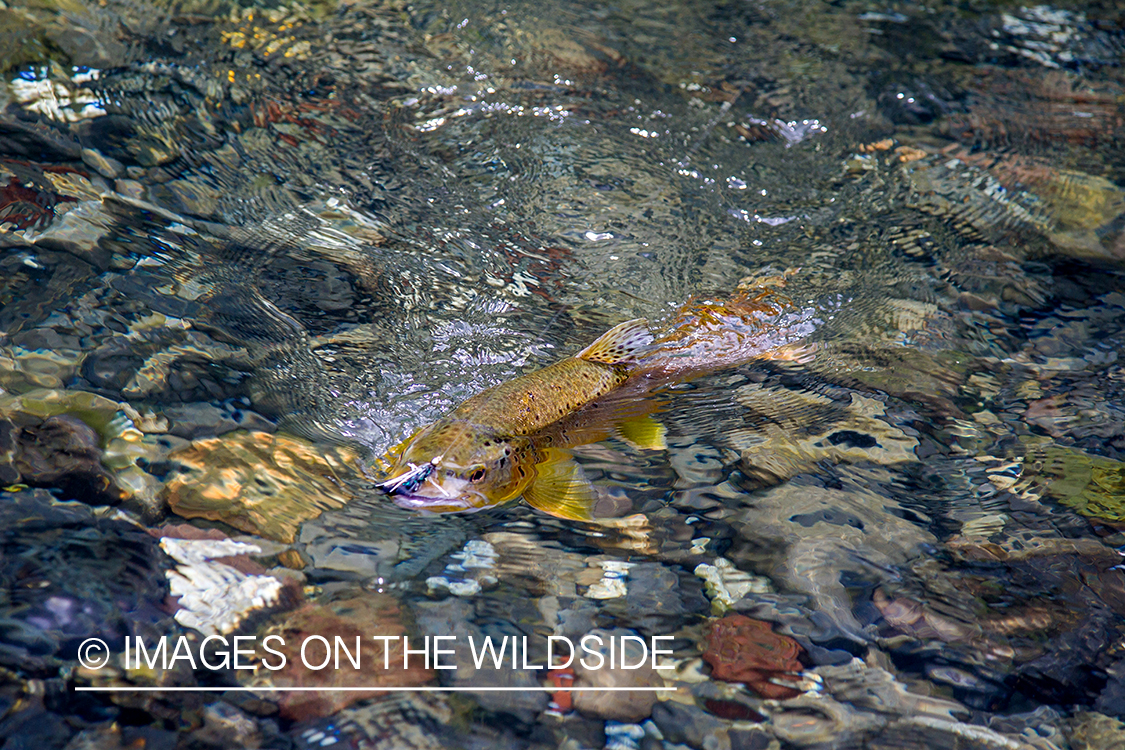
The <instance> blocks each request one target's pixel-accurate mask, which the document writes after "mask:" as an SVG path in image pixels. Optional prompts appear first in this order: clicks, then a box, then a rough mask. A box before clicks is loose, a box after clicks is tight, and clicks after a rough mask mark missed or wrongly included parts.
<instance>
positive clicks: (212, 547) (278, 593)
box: [160, 531, 301, 635]
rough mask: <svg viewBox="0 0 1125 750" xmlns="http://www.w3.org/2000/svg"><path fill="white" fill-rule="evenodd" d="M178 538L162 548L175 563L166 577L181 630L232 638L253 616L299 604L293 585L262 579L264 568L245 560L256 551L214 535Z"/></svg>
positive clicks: (298, 593) (167, 538)
mask: <svg viewBox="0 0 1125 750" xmlns="http://www.w3.org/2000/svg"><path fill="white" fill-rule="evenodd" d="M169 533H175V532H174V531H172V532H169ZM180 534H182V532H180V533H177V534H176V535H170V536H164V537H163V538H161V540H160V546H161V548H162V549H163V550H164V551H165V552H167V553H168V555H169V557H171V558H172V559H174V560H175V561H176V562H177V563H178V565H177V567H176V569H175V570H170V571H168V584H169V586H170V588H171V592H172V595H173V596H177V597H179V610H178V611H177V612H176V622H178V623H180V624H181V625H183V626H184V627H187V628H193V629H195V630H198V631H199V632H201V633H203V634H204V635H214V634H225V633H230V632H232V631H234V630H235V629H236V628H238V627H239V626H240V625H241V624H242V623H243V621H244V620H245V619H246V618H247V617H248V616H249V615H250V614H251V613H252V612H261V611H268V610H271V609H277V608H281V607H287V606H288V607H292V606H295V605H296V604H297V603H298V602H299V601H300V599H301V591H300V588H299V587H297V585H296V583H295V582H294V581H293V580H292V579H285V580H281V579H278V578H276V577H274V576H270V575H266V569H265V568H263V567H262V566H260V565H258V564H257V563H255V562H253V561H252V560H250V559H249V558H247V557H245V556H247V555H250V554H254V553H256V552H261V548H260V547H258V546H257V545H253V544H247V543H245V542H236V541H232V540H230V539H225V538H222V534H219V533H217V532H212V533H211V534H208V535H207V536H208V537H211V538H201V539H180V538H176V537H177V536H178V535H180ZM193 536H196V535H193ZM214 537H218V538H214ZM238 558H242V559H238ZM228 563H229V564H228ZM235 566H237V567H235Z"/></svg>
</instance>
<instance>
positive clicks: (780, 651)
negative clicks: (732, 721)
mask: <svg viewBox="0 0 1125 750" xmlns="http://www.w3.org/2000/svg"><path fill="white" fill-rule="evenodd" d="M706 641H707V650H706V651H704V653H703V659H704V660H705V661H706V662H707V663H708V664H710V665H711V676H712V677H714V678H715V679H716V680H723V681H724V682H742V683H745V684H746V686H747V687H749V688H750V689H751V690H753V691H754V692H755V693H757V694H758V695H760V696H762V697H763V698H777V699H779V700H780V699H785V698H793V697H795V696H797V695H799V694H800V693H801V691H800V689H798V688H797V687H795V686H794V687H787V686H785V685H776V684H774V683H773V682H771V680H781V681H786V682H795V681H796V679H797V678H796V675H797V674H798V673H799V672H800V671H801V670H802V669H804V666H803V665H802V664H801V661H800V659H799V658H798V657H800V656H801V654H803V653H804V649H802V648H801V646H800V644H798V643H797V642H796V641H795V640H793V639H792V638H789V637H787V636H784V635H778V634H777V633H775V632H773V630H772V629H771V628H770V624H769V623H768V622H762V621H761V620H753V619H751V618H749V617H746V616H745V615H727V616H726V617H724V618H722V619H721V620H716V621H715V622H713V623H711V625H710V626H709V627H708V628H707V634H706Z"/></svg>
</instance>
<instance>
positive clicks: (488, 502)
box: [378, 286, 818, 520]
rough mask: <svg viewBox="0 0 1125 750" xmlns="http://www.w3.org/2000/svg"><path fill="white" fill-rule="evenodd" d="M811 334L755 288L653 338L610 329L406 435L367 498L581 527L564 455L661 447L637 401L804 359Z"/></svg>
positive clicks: (799, 315) (585, 509)
mask: <svg viewBox="0 0 1125 750" xmlns="http://www.w3.org/2000/svg"><path fill="white" fill-rule="evenodd" d="M816 322H818V321H816V320H815V319H814V318H813V317H812V313H811V312H810V311H808V310H797V309H795V308H794V306H793V305H792V304H791V303H790V302H789V301H788V300H787V299H785V298H784V297H782V296H781V295H779V294H777V293H775V292H773V291H771V290H769V289H764V288H762V287H760V286H757V287H752V288H751V289H749V290H744V291H742V292H741V293H739V294H738V295H736V296H735V297H734V298H732V299H730V300H728V301H725V302H716V301H692V302H689V303H688V304H686V305H684V306H683V307H681V308H680V309H679V311H678V312H677V314H676V316H675V317H674V319H673V320H672V322H671V323H670V324H669V325H668V326H666V327H665V328H664V329H663V330H661V331H658V332H653V331H652V330H651V329H650V327H649V325H648V323H647V322H646V321H645V320H643V319H638V320H630V321H627V322H625V323H621V324H620V325H618V326H616V327H614V328H611V329H610V330H609V331H607V332H606V333H605V334H603V335H602V336H601V337H600V338H599V339H597V340H596V341H595V342H594V343H592V344H590V345H589V346H587V347H586V348H585V349H583V350H582V351H580V352H578V353H577V354H575V355H574V356H572V357H568V358H566V359H564V360H562V361H560V362H556V363H555V364H553V365H550V366H548V367H545V368H543V369H541V370H536V371H534V372H530V373H527V374H526V375H521V376H520V377H517V378H515V379H513V380H510V381H507V382H505V383H501V384H499V385H497V386H494V387H492V388H489V389H488V390H486V391H483V392H481V393H478V394H477V395H475V396H473V397H472V398H470V399H468V400H467V401H465V402H464V403H462V404H461V405H460V406H458V407H457V408H456V409H454V410H453V411H452V412H450V413H449V414H447V415H446V416H444V417H442V418H441V419H439V420H438V421H436V422H434V423H433V424H431V425H429V426H427V427H423V428H422V429H420V430H418V431H417V432H415V433H414V434H413V435H411V436H410V437H409V438H408V439H407V440H405V441H404V442H403V443H401V444H400V445H399V446H397V447H396V448H394V449H392V450H391V452H390V453H388V455H387V456H386V457H385V459H384V461H383V462H382V463H383V468H385V469H386V470H387V474H388V477H389V478H388V479H386V480H384V481H382V482H380V483H379V485H378V486H379V487H380V489H382V490H383V491H384V492H386V493H387V494H389V495H390V496H391V497H392V499H393V500H394V501H395V503H396V504H398V505H400V506H402V507H404V508H413V509H419V510H426V511H429V512H435V513H447V512H456V511H462V512H464V511H474V510H480V509H483V508H488V507H492V506H495V505H498V504H500V503H504V502H507V501H509V500H513V499H515V498H517V497H520V496H521V495H522V496H523V498H524V500H526V501H527V503H528V504H529V505H531V506H532V507H534V508H538V509H539V510H542V511H545V512H547V513H550V514H552V515H555V516H559V517H562V518H569V519H574V520H588V519H589V518H590V517H591V508H592V507H593V504H594V501H595V500H596V497H597V494H596V491H595V490H594V487H593V485H592V484H591V483H590V482H589V481H588V480H587V479H586V478H585V477H584V475H583V474H582V470H581V469H580V468H579V466H578V465H577V464H576V463H575V462H574V461H573V460H572V459H571V458H570V456H569V454H568V453H567V452H566V450H565V449H566V448H568V447H572V446H575V445H582V444H585V443H591V442H596V441H598V440H603V439H605V438H607V437H609V436H611V435H612V434H617V435H618V436H620V437H622V438H623V439H625V440H626V441H628V442H630V443H631V444H633V445H634V446H637V447H640V448H664V447H666V446H665V445H664V429H663V426H662V425H660V424H659V423H658V422H656V421H655V420H653V419H652V418H651V417H650V416H648V415H649V413H651V412H652V411H654V410H655V409H656V408H658V404H657V402H655V401H654V400H653V399H650V398H646V397H647V396H649V394H651V393H652V391H654V390H655V389H657V388H660V387H662V386H666V385H670V384H672V383H675V382H680V381H683V380H685V379H687V378H689V377H694V376H697V375H701V374H704V373H707V372H713V371H715V370H720V369H724V368H728V367H734V366H737V365H740V364H744V363H745V362H748V361H750V360H751V359H754V358H758V357H773V358H779V359H794V358H799V357H800V356H804V355H806V354H807V353H808V352H809V351H811V349H810V348H808V347H799V346H797V345H796V342H798V341H799V340H800V339H802V338H804V337H805V336H807V335H808V334H809V333H811V332H812V330H813V329H814V326H815V323H816ZM641 401H643V402H645V403H644V404H641V403H640V402H641ZM599 407H601V409H600V411H599Z"/></svg>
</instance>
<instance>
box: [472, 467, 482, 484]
mask: <svg viewBox="0 0 1125 750" xmlns="http://www.w3.org/2000/svg"><path fill="white" fill-rule="evenodd" d="M482 479H484V469H477V470H475V471H474V472H473V473H472V474H470V475H469V481H470V482H479V481H480V480H482Z"/></svg>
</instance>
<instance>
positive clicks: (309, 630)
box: [252, 593, 434, 721]
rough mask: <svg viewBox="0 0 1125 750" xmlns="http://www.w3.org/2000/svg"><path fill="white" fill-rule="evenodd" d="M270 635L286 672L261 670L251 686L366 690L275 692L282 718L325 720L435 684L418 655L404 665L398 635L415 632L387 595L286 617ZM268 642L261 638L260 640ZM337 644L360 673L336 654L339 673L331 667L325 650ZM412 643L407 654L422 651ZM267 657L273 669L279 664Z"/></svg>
mask: <svg viewBox="0 0 1125 750" xmlns="http://www.w3.org/2000/svg"><path fill="white" fill-rule="evenodd" d="M268 633H269V634H278V635H280V636H281V637H282V639H283V640H284V645H276V642H275V645H274V646H273V648H275V649H276V650H278V651H280V652H282V653H283V654H284V655H285V666H284V667H283V668H281V669H280V670H277V671H274V672H268V671H267V670H258V674H257V675H256V676H255V677H254V679H253V683H252V684H254V685H269V686H274V687H306V688H309V687H326V688H328V687H341V688H367V687H370V688H371V689H370V690H349V691H331V692H330V691H322V692H317V691H310V692H288V693H280V694H279V695H278V699H277V702H278V704H279V706H280V707H281V715H282V716H283V717H285V718H287V719H293V720H295V721H304V720H307V719H313V718H322V717H325V716H329V715H331V714H333V713H335V712H337V711H339V710H340V709H342V708H346V707H347V706H350V705H352V704H354V703H356V702H358V701H361V700H364V699H366V698H372V697H375V696H378V695H381V694H382V691H381V690H380V688H390V687H418V686H420V685H425V684H426V683H427V682H430V681H431V680H432V679H433V678H434V672H433V671H432V670H431V669H429V667H428V666H427V665H426V660H425V658H424V657H423V656H422V655H421V654H419V655H417V656H412V657H411V658H410V659H409V662H408V663H407V664H406V665H404V660H403V657H404V652H403V636H411V635H412V633H411V629H410V628H409V627H408V624H407V619H406V616H405V614H404V612H403V610H402V606H401V604H400V602H399V600H398V599H397V598H396V597H394V596H391V595H390V594H374V593H364V594H358V595H352V596H341V597H340V598H337V599H333V600H330V601H325V602H314V603H309V604H306V605H305V606H304V607H301V608H300V609H298V610H295V611H294V612H292V613H290V614H289V615H287V616H285V618H284V619H283V620H282V621H281V622H280V623H279V624H277V625H276V626H273V627H271V628H269V629H268ZM265 636H266V633H263V634H262V637H263V638H264V637H265ZM373 636H380V637H382V636H386V637H387V638H389V639H390V640H389V641H386V642H384V641H383V640H375V639H374V638H373ZM337 639H340V642H341V643H342V644H343V645H344V647H346V648H347V649H348V651H349V652H350V654H351V658H353V659H354V660H356V661H358V662H359V668H355V666H354V663H355V662H354V661H350V660H349V657H348V656H346V655H344V654H343V652H342V651H334V652H333V653H335V654H336V656H337V658H338V659H339V667H338V668H337V665H336V662H333V661H332V657H333V653H328V648H332V649H336V648H337V646H336V644H337ZM306 641H308V644H307V646H306V645H305V644H306ZM411 641H412V643H411V645H410V648H411V649H418V648H421V646H420V645H419V643H418V642H417V639H415V638H413V637H411ZM261 642H262V640H261V639H260V640H259V643H261ZM385 643H386V645H384V644H385ZM326 644H327V645H326ZM302 648H305V649H306V656H305V658H306V660H307V661H308V664H309V665H312V666H315V665H318V664H319V663H320V662H321V660H325V667H326V668H321V669H312V668H310V667H309V666H305V664H304V663H303V662H302V657H301V650H302ZM266 656H267V657H268V655H266ZM268 658H270V659H271V660H273V661H275V662H276V657H268ZM267 672H268V673H267Z"/></svg>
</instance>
